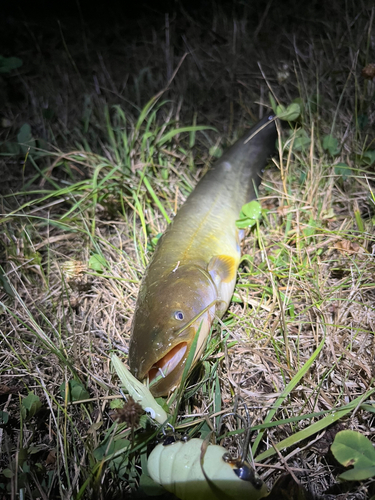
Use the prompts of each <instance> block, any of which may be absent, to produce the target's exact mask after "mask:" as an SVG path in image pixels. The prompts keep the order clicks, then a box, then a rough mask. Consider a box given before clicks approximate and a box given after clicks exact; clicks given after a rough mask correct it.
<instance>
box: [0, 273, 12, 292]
mask: <svg viewBox="0 0 375 500" xmlns="http://www.w3.org/2000/svg"><path fill="white" fill-rule="evenodd" d="M0 286H1V287H2V288H3V290H4V292H5V293H6V294H8V295H9V296H10V297H14V293H13V290H12V288H11V286H10V284H9V281H8V278H7V277H6V276H5V273H4V269H3V268H2V267H1V266H0Z"/></svg>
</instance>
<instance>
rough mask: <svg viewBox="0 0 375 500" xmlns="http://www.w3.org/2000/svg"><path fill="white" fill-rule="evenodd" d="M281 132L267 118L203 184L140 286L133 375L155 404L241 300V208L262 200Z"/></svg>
mask: <svg viewBox="0 0 375 500" xmlns="http://www.w3.org/2000/svg"><path fill="white" fill-rule="evenodd" d="M276 137H277V132H276V126H275V123H274V120H273V116H272V115H270V116H267V117H265V118H264V119H263V120H261V121H260V122H259V123H258V124H257V125H255V127H253V128H252V129H251V130H250V131H249V132H248V133H247V134H246V135H245V137H243V138H242V139H240V140H238V141H237V142H236V143H235V144H234V145H233V146H232V147H231V148H229V149H228V150H227V151H226V152H225V153H224V154H223V156H222V157H221V158H220V159H219V160H218V161H217V162H216V163H215V164H214V165H213V166H212V167H211V168H210V169H209V170H208V172H207V173H206V175H205V176H204V177H203V178H202V179H201V180H200V181H199V182H198V184H197V186H196V187H195V189H194V190H193V191H192V193H191V194H190V195H189V197H188V198H187V200H186V202H185V203H184V204H183V205H182V207H181V208H180V209H179V210H178V212H177V214H176V216H175V218H174V219H173V221H172V222H171V224H170V225H169V226H168V228H167V230H166V231H165V233H164V234H163V236H162V237H161V238H160V240H159V242H158V244H157V246H156V249H155V253H154V255H153V257H152V259H151V262H150V264H149V265H148V267H147V269H146V272H145V276H144V278H143V280H142V282H141V285H140V291H139V295H138V299H137V304H136V308H135V313H134V318H133V322H132V332H131V338H130V344H129V365H130V370H131V372H132V373H133V374H134V375H135V376H136V377H137V378H139V379H140V380H142V379H145V378H148V381H149V384H150V390H151V392H152V393H153V394H154V395H155V396H160V395H166V394H168V393H169V392H170V391H171V390H173V389H174V388H175V387H176V386H177V385H178V384H179V383H180V381H181V377H182V373H183V370H184V366H185V363H186V360H187V357H188V355H189V351H190V348H191V345H192V343H193V340H194V338H195V335H196V333H197V332H198V331H199V338H198V344H197V347H196V352H195V356H194V362H196V361H197V359H198V358H199V356H200V354H201V353H202V351H203V349H204V346H205V341H206V339H207V337H208V334H209V331H210V328H211V325H212V322H213V321H214V319H215V317H221V316H222V315H223V314H224V313H225V311H226V309H227V308H228V305H229V303H230V300H231V298H232V295H233V290H234V286H235V283H236V274H237V268H238V265H239V262H240V257H241V251H240V240H241V235H240V232H239V230H238V229H237V227H236V224H235V223H236V220H237V219H238V218H239V214H240V210H241V207H242V206H243V205H244V204H245V203H248V202H249V201H251V200H253V199H254V198H256V189H257V187H258V186H259V184H260V181H261V174H262V172H263V169H264V168H265V166H266V164H267V160H268V158H269V157H270V155H271V154H272V153H273V152H274V149H275V142H276Z"/></svg>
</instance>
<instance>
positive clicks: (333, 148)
mask: <svg viewBox="0 0 375 500" xmlns="http://www.w3.org/2000/svg"><path fill="white" fill-rule="evenodd" d="M323 149H324V150H325V151H328V152H329V154H330V155H331V156H336V155H337V154H339V152H340V148H339V143H338V140H337V139H335V137H333V135H331V134H328V135H325V136H324V137H323Z"/></svg>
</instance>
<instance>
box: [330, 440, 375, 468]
mask: <svg viewBox="0 0 375 500" xmlns="http://www.w3.org/2000/svg"><path fill="white" fill-rule="evenodd" d="M331 451H332V453H333V455H334V456H335V458H336V460H337V461H338V462H340V464H342V465H344V466H345V467H349V466H350V465H354V467H359V468H367V467H375V449H374V446H373V444H372V443H371V441H370V440H369V439H368V438H367V437H366V436H363V434H361V433H360V432H357V431H341V432H338V433H337V434H336V436H335V440H334V441H333V443H332V446H331Z"/></svg>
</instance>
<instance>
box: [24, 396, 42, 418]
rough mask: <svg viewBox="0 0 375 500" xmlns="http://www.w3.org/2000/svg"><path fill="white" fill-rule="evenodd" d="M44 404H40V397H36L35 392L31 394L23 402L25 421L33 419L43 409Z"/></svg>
mask: <svg viewBox="0 0 375 500" xmlns="http://www.w3.org/2000/svg"><path fill="white" fill-rule="evenodd" d="M41 407H42V403H41V402H40V399H39V396H36V395H35V394H34V393H33V392H29V394H28V395H27V396H26V397H25V398H24V399H23V400H22V401H21V414H22V417H23V418H25V419H30V418H32V417H33V416H34V415H35V414H36V413H38V411H39V410H40V409H41Z"/></svg>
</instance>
